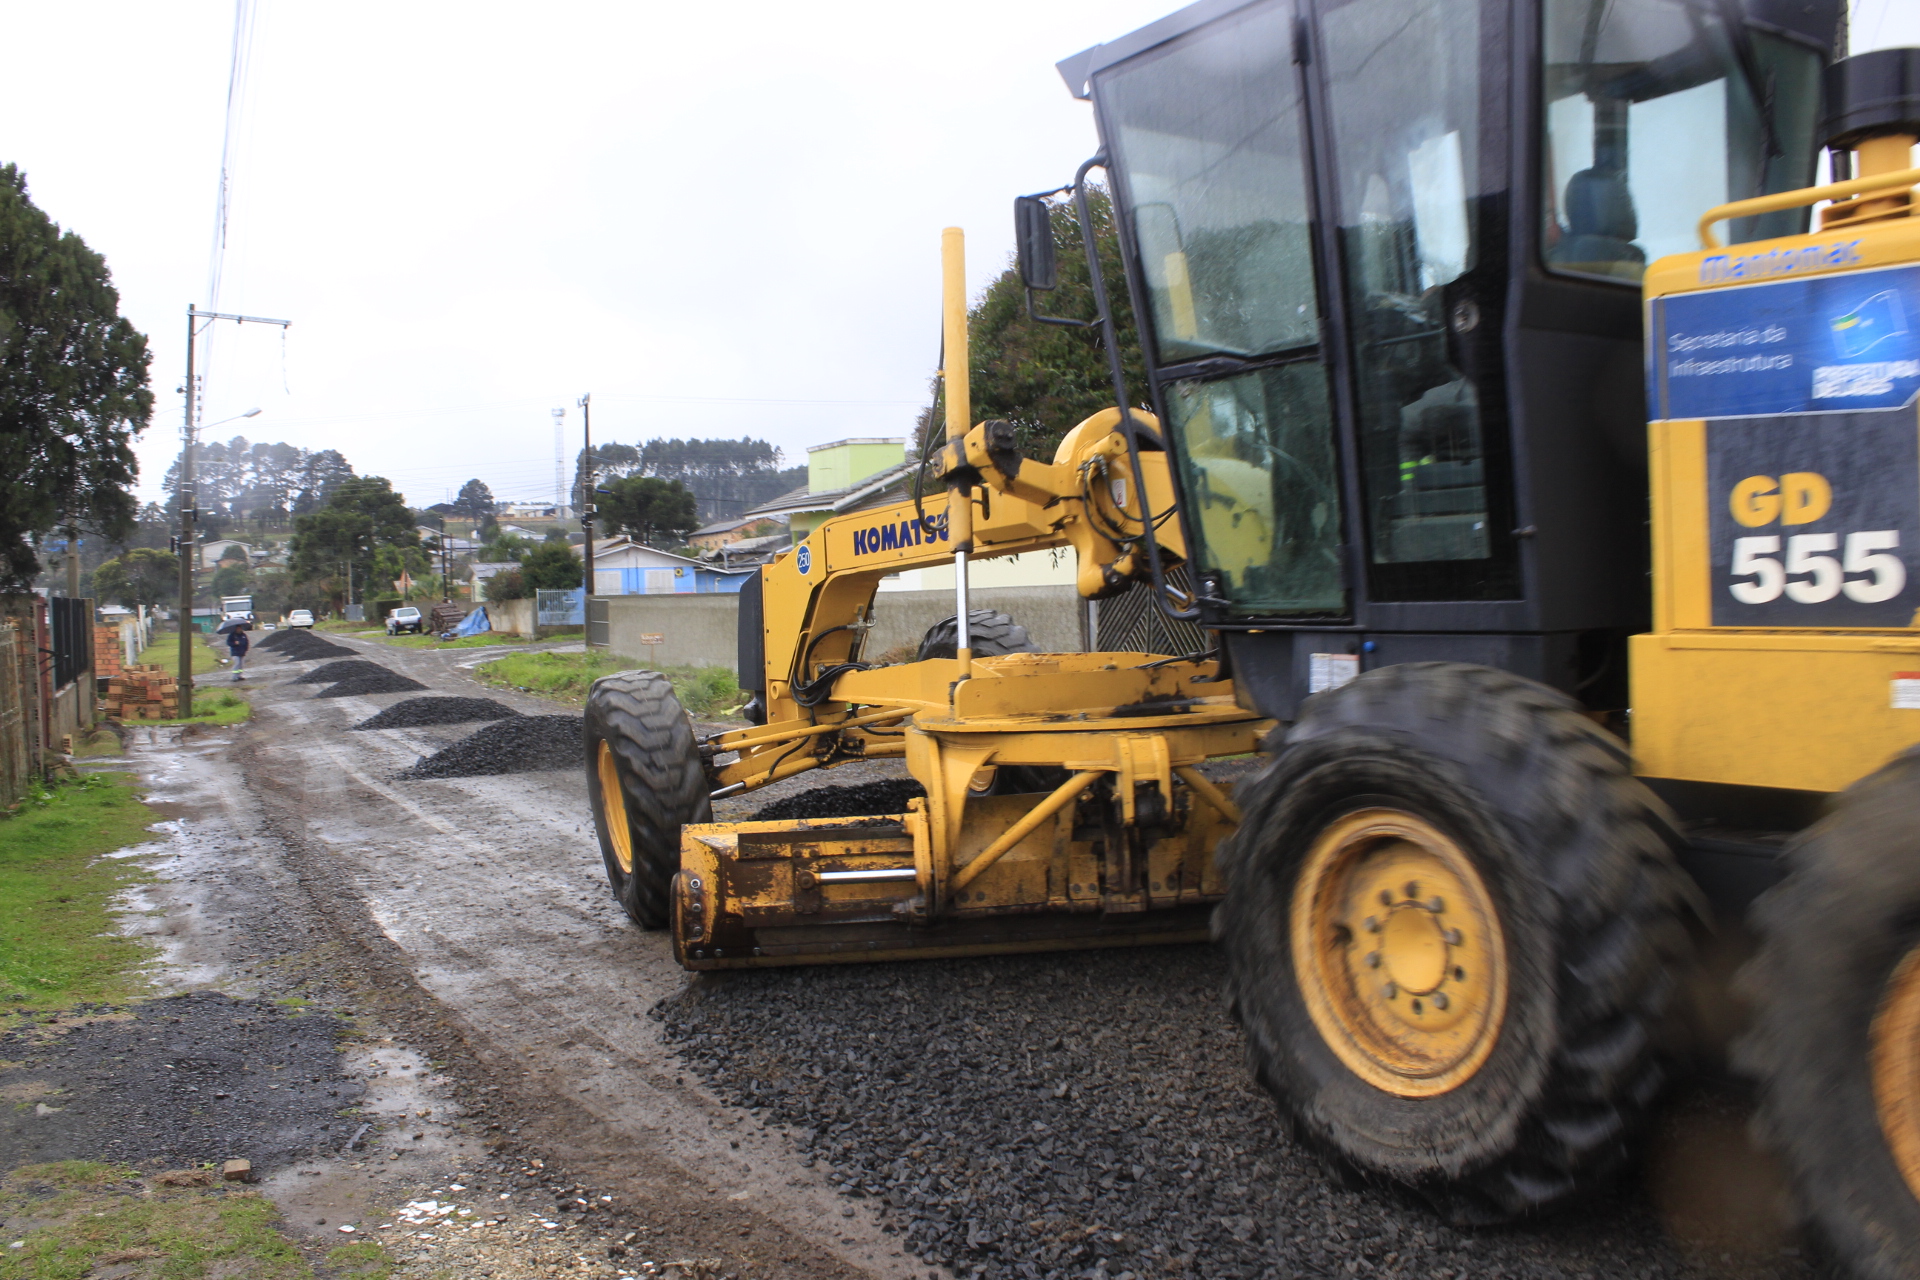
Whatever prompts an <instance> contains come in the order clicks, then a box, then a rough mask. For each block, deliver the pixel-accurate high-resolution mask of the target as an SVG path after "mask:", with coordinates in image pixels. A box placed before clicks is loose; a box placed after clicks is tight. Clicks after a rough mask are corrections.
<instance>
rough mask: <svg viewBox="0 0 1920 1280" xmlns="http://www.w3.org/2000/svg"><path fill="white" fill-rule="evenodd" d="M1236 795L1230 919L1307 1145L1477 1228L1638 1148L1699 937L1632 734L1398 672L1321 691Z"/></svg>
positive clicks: (1497, 692)
mask: <svg viewBox="0 0 1920 1280" xmlns="http://www.w3.org/2000/svg"><path fill="white" fill-rule="evenodd" d="M1240 803H1241V807H1242V809H1243V810H1244V811H1245V816H1244V818H1243V820H1242V821H1241V823H1240V825H1239V828H1238V830H1237V831H1236V832H1235V834H1234V835H1233V836H1232V837H1231V838H1229V839H1228V840H1227V841H1226V842H1225V844H1223V845H1222V847H1221V849H1220V851H1219V854H1218V858H1219V863H1220V867H1221V871H1222V874H1223V876H1224V878H1225V881H1226V885H1225V888H1226V897H1225V900H1224V901H1223V903H1222V904H1221V906H1220V908H1219V910H1218V912H1217V914H1216V916H1215V934H1216V936H1217V937H1219V939H1220V940H1221V942H1222V944H1223V947H1224V949H1225V951H1226V953H1227V958H1228V964H1229V977H1228V993H1229V996H1230V998H1231V1000H1232V1003H1233V1007H1234V1010H1235V1012H1236V1013H1237V1015H1238V1016H1239V1018H1240V1020H1241V1021H1242V1023H1243V1024H1244V1025H1245V1028H1246V1032H1247V1043H1248V1052H1249V1055H1250V1057H1251V1059H1252V1067H1253V1070H1254V1073H1255V1075H1256V1077H1257V1078H1258V1079H1259V1080H1260V1082H1261V1084H1263V1085H1264V1086H1265V1087H1266V1088H1267V1089H1268V1090H1270V1091H1271V1092H1272V1093H1273V1095H1274V1096H1275V1097H1276V1098H1277V1099H1278V1100H1279V1103H1280V1105H1281V1107H1282V1108H1283V1109H1284V1110H1285V1111H1286V1112H1287V1113H1288V1115H1289V1116H1290V1117H1291V1119H1292V1121H1293V1124H1294V1128H1295V1131H1296V1133H1297V1134H1298V1135H1299V1136H1300V1137H1302V1138H1303V1139H1304V1140H1305V1141H1307V1142H1308V1143H1309V1144H1310V1145H1312V1146H1314V1147H1316V1148H1318V1149H1319V1150H1320V1151H1322V1152H1323V1153H1325V1154H1326V1155H1328V1156H1329V1157H1330V1158H1331V1159H1332V1160H1333V1162H1334V1163H1335V1165H1336V1168H1339V1167H1341V1166H1345V1168H1346V1170H1347V1171H1349V1172H1358V1173H1360V1174H1362V1175H1366V1176H1369V1177H1372V1178H1377V1179H1382V1180H1387V1181H1390V1182H1393V1183H1397V1184H1401V1185H1404V1186H1407V1187H1409V1188H1412V1189H1413V1190H1414V1191H1416V1192H1417V1193H1419V1194H1420V1195H1422V1196H1423V1197H1424V1198H1426V1199H1427V1200H1428V1201H1429V1202H1430V1203H1432V1204H1433V1206H1434V1207H1435V1208H1436V1209H1437V1210H1438V1211H1440V1212H1441V1213H1443V1214H1444V1215H1446V1216H1447V1217H1449V1218H1450V1219H1452V1220H1453V1221H1455V1222H1459V1223H1486V1222H1496V1221H1502V1220H1505V1219H1509V1218H1513V1217H1516V1216H1519V1215H1522V1214H1526V1213H1530V1212H1534V1211H1537V1210H1541V1209H1544V1208H1547V1207H1548V1206H1550V1205H1553V1204H1556V1203H1558V1202H1562V1201H1564V1200H1566V1199H1568V1198H1569V1197H1572V1196H1574V1195H1576V1194H1578V1193H1580V1192H1582V1191H1585V1190H1587V1189H1589V1188H1591V1187H1593V1186H1595V1185H1597V1184H1599V1183H1600V1182H1602V1181H1604V1180H1605V1179H1606V1178H1607V1177H1608V1176H1609V1175H1611V1174H1612V1173H1613V1172H1614V1171H1615V1170H1616V1169H1618V1168H1619V1166H1620V1165H1621V1164H1622V1163H1624V1161H1625V1160H1626V1158H1627V1155H1628V1152H1629V1147H1630V1143H1631V1141H1632V1139H1633V1137H1634V1135H1635V1133H1636V1131H1637V1130H1638V1129H1639V1128H1640V1126H1641V1123H1642V1120H1643V1118H1644V1115H1645V1112H1646V1109H1647V1107H1648V1104H1649V1103H1651V1102H1652V1100H1653V1097H1654V1095H1655V1094H1656V1092H1657V1091H1658V1089H1659V1087H1660V1084H1661V1082H1662V1078H1663V1077H1662V1071H1661V1068H1660V1066H1659V1064H1658V1063H1657V1062H1656V1060H1655V1055H1654V1048H1653V1038H1654V1031H1655V1028H1656V1026H1657V1024H1658V1023H1659V1022H1660V1020H1661V1017H1662V1014H1663V1012H1664V1009H1665V1007H1666V1005H1667V1003H1668V1000H1669V998H1670V996H1671V994H1672V992H1673V991H1674V989H1675V986H1676V985H1677V980H1678V977H1679V971H1680V969H1681V966H1683V965H1684V964H1685V963H1686V961H1687V958H1688V956H1689V954H1690V952H1691V947H1692V938H1691V937H1690V935H1689V929H1688V924H1689V920H1690V911H1689V896H1690V889H1691V886H1690V884H1689V883H1688V882H1687V881H1686V880H1685V878H1684V876H1683V875H1682V873H1681V872H1680V871H1679V869H1678V867H1677V865H1676V864H1675V862H1674V860H1673V852H1672V846H1671V843H1670V841H1671V838H1672V837H1671V830H1672V828H1671V826H1670V824H1669V823H1668V822H1667V820H1666V818H1665V815H1664V811H1663V810H1662V808H1661V806H1660V804H1659V801H1658V800H1656V799H1655V798H1654V797H1653V795H1652V794H1651V793H1649V792H1648V791H1647V790H1646V788H1645V787H1644V786H1642V785H1641V784H1640V783H1639V782H1638V781H1636V780H1635V779H1634V778H1633V777H1632V776H1631V774H1630V772H1629V770H1628V764H1627V757H1626V753H1625V750H1624V748H1622V747H1621V745H1620V744H1619V743H1618V742H1617V741H1616V740H1614V739H1613V738H1611V737H1609V736H1608V735H1607V734H1605V733H1603V732H1602V731H1601V730H1600V729H1598V728H1597V727H1596V726H1595V725H1594V724H1593V723H1592V722H1591V721H1589V720H1588V719H1587V718H1586V717H1584V716H1583V715H1581V714H1580V713H1579V711H1578V710H1577V709H1576V708H1575V706H1574V704H1573V703H1572V701H1571V700H1570V699H1568V698H1566V697H1564V696H1563V695H1561V694H1559V693H1556V692H1555V691H1553V690H1551V689H1548V688H1546V687H1544V686H1541V685H1537V684H1534V683H1532V682H1530V681H1527V680H1523V679H1520V678H1519V677H1517V676H1512V675H1509V674H1507V673H1505V672H1501V671H1495V670H1491V669H1488V668H1485V667H1473V666H1466V665H1462V664H1455V663H1417V664H1409V665H1404V666H1393V667H1386V668H1382V669H1380V670H1378V671H1372V672H1368V673H1366V674H1364V675H1362V676H1360V677H1359V678H1358V679H1356V680H1354V681H1352V682H1351V683H1349V684H1347V685H1345V686H1344V687H1342V688H1340V689H1337V690H1334V691H1330V692H1327V693H1323V694H1320V695H1318V696H1316V697H1314V698H1312V699H1310V700H1309V701H1308V702H1307V703H1306V705H1305V707H1304V708H1303V712H1302V715H1301V718H1300V720H1299V721H1298V723H1296V724H1295V725H1294V726H1293V727H1292V729H1291V730H1290V731H1289V732H1288V733H1287V735H1286V739H1285V742H1284V745H1282V746H1281V748H1280V750H1279V752H1278V753H1277V755H1276V757H1275V759H1274V760H1273V762H1272V763H1271V764H1270V765H1268V767H1267V768H1266V769H1265V770H1264V771H1263V772H1262V773H1261V774H1259V775H1257V776H1256V777H1255V778H1253V779H1251V780H1249V781H1248V782H1247V783H1244V784H1242V786H1241V788H1240ZM1416 974H1417V975H1419V976H1417V977H1416V976H1414V975H1416ZM1423 1001H1424V1004H1423Z"/></svg>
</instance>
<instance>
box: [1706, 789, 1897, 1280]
mask: <svg viewBox="0 0 1920 1280" xmlns="http://www.w3.org/2000/svg"><path fill="white" fill-rule="evenodd" d="M1787 859H1788V866H1789V871H1788V875H1787V878H1786V880H1784V881H1783V882H1782V883H1781V884H1780V885H1779V886H1778V887H1776V888H1774V889H1773V890H1771V891H1769V892H1768V893H1767V894H1766V895H1765V896H1763V897H1762V898H1761V899H1760V901H1759V902H1758V903H1756V904H1755V907H1754V911H1753V921H1754V923H1755V924H1756V925H1757V926H1758V929H1759V931H1760V950H1759V953H1758V954H1757V955H1756V956H1755V958H1754V960H1753V962H1752V963H1751V964H1749V965H1748V966H1747V967H1746V969H1745V970H1743V971H1742V973H1741V975H1740V986H1741V988H1742V990H1743V991H1744V993H1745V994H1746V995H1747V996H1748V997H1749V998H1750V999H1751V1001H1752V1002H1753V1004H1754V1006H1755V1021H1754V1026H1753V1029H1752V1030H1751V1031H1750V1032H1749V1033H1748V1034H1747V1035H1746V1036H1744V1037H1743V1038H1742V1039H1741V1040H1740V1041H1739V1042H1738V1043H1737V1044H1736V1045H1735V1061H1736V1063H1737V1064H1738V1065H1739V1066H1740V1067H1741V1068H1742V1069H1744V1070H1746V1071H1748V1072H1750V1073H1752V1074H1753V1075H1754V1076H1756V1077H1757V1078H1758V1079H1759V1081H1760V1087H1761V1093H1760V1099H1761V1100H1760V1114H1759V1117H1758V1119H1757V1122H1756V1126H1755V1127H1756V1128H1757V1129H1758V1131H1759V1133H1760V1136H1761V1138H1762V1140H1763V1141H1765V1142H1767V1143H1768V1144H1769V1145H1771V1146H1772V1147H1773V1148H1774V1149H1776V1150H1777V1151H1779V1153H1780V1154H1781V1156H1782V1157H1783V1158H1784V1159H1785V1160H1786V1163H1787V1166H1788V1168H1789V1169H1791V1170H1792V1173H1793V1178H1794V1183H1795V1186H1796V1191H1797V1194H1798V1196H1799V1199H1800V1202H1801V1206H1802V1208H1803V1210H1804V1212H1805V1215H1806V1217H1807V1219H1808V1221H1809V1223H1810V1225H1811V1226H1812V1227H1813V1229H1814V1231H1815V1233H1816V1235H1817V1236H1818V1237H1819V1239H1820V1241H1821V1243H1822V1244H1823V1245H1824V1246H1825V1247H1826V1249H1827V1250H1829V1251H1830V1252H1831V1253H1832V1254H1833V1255H1834V1260H1835V1261H1837V1262H1839V1263H1840V1264H1841V1267H1840V1270H1841V1272H1842V1273H1843V1274H1846V1275H1851V1276H1858V1277H1862V1278H1863V1280H1894V1278H1895V1277H1899V1278H1900V1280H1911V1277H1913V1276H1915V1275H1920V1200H1916V1199H1915V1195H1916V1191H1920V1188H1916V1187H1914V1186H1912V1185H1910V1182H1909V1177H1908V1176H1903V1174H1902V1172H1901V1162H1900V1160H1899V1158H1898V1156H1897V1155H1896V1153H1895V1148H1894V1146H1893V1145H1892V1142H1893V1140H1894V1133H1897V1132H1898V1128H1899V1126H1898V1124H1897V1122H1896V1123H1895V1125H1894V1126H1893V1132H1890V1131H1889V1126H1888V1125H1887V1124H1885V1123H1883V1121H1882V1113H1881V1109H1880V1106H1879V1105H1878V1102H1877V1100H1876V1096H1875V1067H1874V1049H1875V1047H1876V1039H1878V1037H1877V1036H1876V1020H1879V1019H1883V1018H1885V1019H1887V1020H1886V1021H1885V1022H1882V1024H1881V1026H1882V1028H1883V1029H1885V1030H1883V1032H1882V1034H1883V1035H1890V1028H1891V1027H1892V1026H1893V1025H1896V1023H1895V1021H1894V1018H1893V1017H1892V1016H1890V1015H1893V1014H1894V1013H1895V1011H1896V1007H1897V1002H1896V1000H1895V993H1896V990H1897V988H1896V986H1895V984H1894V983H1893V979H1894V977H1895V975H1896V973H1897V972H1899V971H1900V970H1901V967H1902V962H1903V961H1905V960H1907V958H1908V957H1910V956H1913V955H1915V954H1916V950H1917V949H1920V754H1915V753H1909V754H1907V755H1904V756H1902V757H1900V758H1899V759H1897V760H1895V761H1893V762H1892V763H1891V764H1888V765H1887V766H1885V767H1884V768H1882V769H1880V770H1879V771H1878V772H1876V773H1874V774H1872V775H1870V776H1868V777H1867V778H1864V779H1862V780H1861V781H1860V782H1857V783H1855V784H1854V785H1853V786H1852V787H1850V788H1848V789H1847V791H1846V792H1845V793H1844V794H1843V795H1842V796H1841V798H1840V800H1839V801H1838V803H1837V804H1836V805H1835V807H1834V809H1833V811H1832V812H1831V813H1830V814H1829V815H1828V816H1827V817H1826V818H1824V819H1822V820H1821V821H1820V822H1819V823H1817V824H1816V825H1814V826H1813V827H1810V828H1809V829H1807V830H1806V831H1805V832H1803V833H1801V835H1800V836H1799V838H1798V839H1796V840H1795V841H1794V843H1793V845H1792V847H1791V848H1790V849H1789V851H1788V854H1787ZM1910 994H1911V992H1909V995H1910ZM1910 1009H1911V1005H1910V1004H1909V1011H1910ZM1907 1040H1908V1047H1909V1048H1911V1047H1912V1040H1913V1037H1911V1036H1909V1037H1907ZM1905 1085H1906V1088H1905V1090H1904V1092H1905V1093H1906V1095H1907V1100H1908V1101H1909V1102H1911V1101H1912V1100H1913V1099H1912V1094H1913V1091H1914V1089H1915V1087H1917V1086H1920V1079H1913V1078H1911V1077H1909V1078H1908V1079H1907V1080H1906V1081H1905ZM1912 1133H1913V1131H1912V1129H1911V1127H1909V1128H1908V1131H1907V1134H1908V1137H1909V1138H1911V1137H1912ZM1911 1154H1912V1152H1911V1150H1910V1151H1909V1155H1910V1156H1911ZM1909 1173H1910V1174H1912V1175H1915V1176H1916V1177H1920V1166H1915V1167H1911V1168H1910V1169H1909Z"/></svg>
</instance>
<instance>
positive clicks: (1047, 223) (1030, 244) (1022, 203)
mask: <svg viewBox="0 0 1920 1280" xmlns="http://www.w3.org/2000/svg"><path fill="white" fill-rule="evenodd" d="M1013 239H1014V244H1015V246H1016V252H1017V254H1018V258H1019V264H1020V283H1021V284H1023V285H1025V286H1026V287H1027V288H1029V289H1052V288H1054V287H1055V286H1057V285H1058V284H1059V283H1060V265H1059V263H1057V262H1056V261H1055V260H1054V256H1053V212H1052V210H1050V209H1049V208H1048V207H1047V202H1046V199H1045V198H1044V197H1042V196H1016V197H1015V198H1014V201H1013Z"/></svg>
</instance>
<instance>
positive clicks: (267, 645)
mask: <svg viewBox="0 0 1920 1280" xmlns="http://www.w3.org/2000/svg"><path fill="white" fill-rule="evenodd" d="M297 634H300V633H299V632H296V631H293V630H292V629H290V628H283V629H282V630H279V631H270V632H268V633H267V634H266V635H264V636H262V637H260V638H259V639H258V640H255V641H254V642H253V647H254V648H256V649H284V648H285V647H286V644H287V640H288V639H289V638H290V637H292V636H294V635H297Z"/></svg>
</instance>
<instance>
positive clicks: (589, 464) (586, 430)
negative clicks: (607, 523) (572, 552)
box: [580, 391, 594, 596]
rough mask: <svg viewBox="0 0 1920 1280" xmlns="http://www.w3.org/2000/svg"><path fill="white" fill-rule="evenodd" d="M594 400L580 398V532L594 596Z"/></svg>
mask: <svg viewBox="0 0 1920 1280" xmlns="http://www.w3.org/2000/svg"><path fill="white" fill-rule="evenodd" d="M592 400H593V392H591V391H589V392H587V394H585V395H583V396H581V397H580V432H581V438H582V439H583V440H585V441H586V452H585V453H584V454H583V455H582V456H581V459H580V530H581V532H583V533H585V534H586V535H587V540H586V542H585V543H584V544H582V547H581V549H582V550H583V551H585V552H586V562H587V567H586V579H587V580H586V583H585V586H586V589H587V595H588V596H592V595H593V480H594V475H593V473H594V467H593V410H592V409H591V408H589V407H588V406H589V405H590V404H591V402H592Z"/></svg>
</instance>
